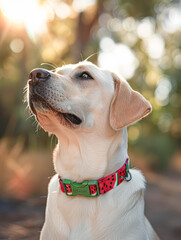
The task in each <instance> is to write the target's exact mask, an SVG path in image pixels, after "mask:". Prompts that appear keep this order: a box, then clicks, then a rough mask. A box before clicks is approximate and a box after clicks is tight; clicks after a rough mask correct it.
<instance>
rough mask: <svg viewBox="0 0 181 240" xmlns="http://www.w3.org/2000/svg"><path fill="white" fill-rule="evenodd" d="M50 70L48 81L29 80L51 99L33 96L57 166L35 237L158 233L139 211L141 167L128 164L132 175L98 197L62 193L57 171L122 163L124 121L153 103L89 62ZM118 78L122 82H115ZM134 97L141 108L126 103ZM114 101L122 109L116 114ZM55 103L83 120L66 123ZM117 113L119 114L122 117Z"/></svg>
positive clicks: (92, 176) (72, 172)
mask: <svg viewBox="0 0 181 240" xmlns="http://www.w3.org/2000/svg"><path fill="white" fill-rule="evenodd" d="M82 72H88V73H89V74H90V75H91V76H92V78H93V79H88V80H83V79H81V78H79V75H80V73H82ZM50 74H51V76H50V78H49V79H48V80H47V81H46V82H44V83H43V82H41V84H40V85H39V86H38V85H37V86H38V87H37V86H35V87H34V88H36V91H35V92H36V93H37V94H38V95H40V96H41V97H42V99H44V100H45V101H46V102H47V103H49V106H51V107H50V108H48V107H47V108H46V107H45V105H43V104H41V101H40V102H37V101H33V100H31V101H32V104H33V106H34V108H35V109H36V117H37V119H38V121H39V123H40V125H41V126H42V128H44V130H45V131H48V132H50V133H52V134H55V135H56V136H57V138H58V144H57V147H56V149H55V150H54V154H53V162H54V167H55V171H56V173H57V174H56V175H55V176H54V177H53V178H52V179H51V181H50V184H49V189H48V199H47V207H46V217H45V223H44V225H43V229H42V231H41V236H40V239H41V240H119V239H120V240H121V239H124V240H148V239H149V240H153V239H158V238H157V236H156V234H155V233H154V231H153V229H152V227H151V225H150V224H149V222H148V220H147V219H146V218H145V216H144V190H145V179H144V177H143V175H142V174H141V172H140V171H138V170H136V169H131V170H130V172H131V175H132V180H131V181H130V182H126V181H123V183H121V184H120V185H119V186H118V187H116V188H115V189H113V190H111V191H109V192H108V193H106V194H104V195H101V196H99V197H95V198H91V197H90V198H86V197H83V196H75V197H70V196H66V195H65V194H64V193H62V191H61V189H60V185H59V181H58V175H60V176H61V178H62V179H65V178H66V179H70V180H72V181H76V182H82V181H84V180H96V179H98V178H101V177H103V176H106V175H108V174H110V173H112V172H114V171H116V170H117V169H119V168H120V167H121V166H122V165H123V164H124V162H125V160H126V158H127V157H128V154H127V130H126V127H125V126H126V125H127V124H130V123H132V122H133V121H136V120H139V119H140V118H142V117H144V116H146V115H147V114H148V112H150V111H151V106H150V104H149V102H147V101H146V100H145V99H144V98H143V97H142V96H141V95H139V96H137V94H138V93H136V92H134V91H133V90H132V89H131V88H130V87H129V85H128V84H127V83H125V82H124V81H125V80H122V79H121V78H119V77H118V76H116V77H115V75H114V74H111V73H110V72H108V71H106V70H102V69H100V68H98V67H96V66H95V65H93V64H91V63H89V62H81V63H79V64H76V65H67V66H64V67H62V68H59V69H57V71H56V72H50ZM77 76H78V77H77ZM117 81H120V83H121V84H119V86H118V85H117ZM122 84H123V85H124V86H125V84H126V86H128V88H129V91H127V88H126V87H125V89H126V91H124V93H121V92H122V91H120V89H117V88H118V87H119V88H120V87H121V86H122ZM31 88H32V87H29V94H30V95H31V92H32V90H31ZM116 89H117V90H116ZM116 92H117V93H116ZM118 92H120V95H119V94H118ZM130 93H131V97H129V94H130ZM135 93H136V96H135ZM121 94H122V95H121ZM118 95H119V96H118ZM121 96H124V100H123V99H122V97H121ZM140 96H141V97H140ZM115 99H117V100H115ZM126 99H129V101H127V100H126ZM115 101H117V102H116V103H115ZM118 101H119V102H120V104H119V103H118ZM122 101H123V102H124V104H127V108H126V109H127V110H126V109H125V108H124V107H123V106H122V104H123V102H122ZM136 101H137V103H138V104H136V106H138V108H139V114H137V113H136V112H138V109H137V108H136V107H134V108H135V111H134V108H133V109H132V110H131V111H132V112H131V114H130V111H129V109H131V104H135V103H133V102H136ZM119 106H120V107H121V109H124V111H123V110H122V112H119V114H117V113H116V112H117V111H119ZM53 109H54V110H56V111H54V110H53ZM58 111H59V112H64V113H65V112H68V113H71V114H75V115H76V116H78V117H79V118H80V119H81V120H82V123H81V124H80V125H74V124H71V123H68V122H67V121H66V120H65V119H64V118H63V117H60V116H58V115H57V114H56V113H57V112H58ZM115 111H116V112H115ZM127 111H128V112H127ZM136 114H137V116H136ZM121 115H122V116H123V117H124V118H123V119H120V118H121ZM133 115H134V116H133ZM138 115H139V116H138ZM126 116H128V117H126ZM130 116H131V117H130ZM135 116H136V117H135ZM131 119H132V120H131ZM118 121H122V123H121V124H122V125H123V122H124V127H123V126H122V125H121V124H119V122H118ZM127 121H128V122H127ZM126 123H127V124H126Z"/></svg>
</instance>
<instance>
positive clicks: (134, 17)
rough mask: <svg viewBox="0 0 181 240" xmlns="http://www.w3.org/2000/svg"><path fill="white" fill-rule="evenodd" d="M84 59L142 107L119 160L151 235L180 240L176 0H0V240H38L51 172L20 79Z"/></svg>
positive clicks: (180, 55)
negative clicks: (142, 193)
mask: <svg viewBox="0 0 181 240" xmlns="http://www.w3.org/2000/svg"><path fill="white" fill-rule="evenodd" d="M92 54H93V55H92ZM90 55H92V56H91V57H90V61H92V62H93V63H95V64H97V65H99V66H100V67H103V68H107V69H110V70H112V71H115V72H118V73H120V74H121V75H123V77H125V78H126V79H127V80H128V81H129V83H130V85H131V86H132V87H133V88H134V89H136V90H137V91H139V92H141V93H142V94H143V95H144V96H145V97H146V98H147V99H149V101H150V102H151V103H152V106H153V112H152V114H151V115H149V116H148V117H147V118H145V119H143V120H142V121H140V122H138V123H136V124H135V125H132V126H130V127H129V128H128V135H129V155H130V157H131V163H132V166H133V167H137V168H140V169H141V170H142V171H143V173H144V174H145V176H146V179H147V181H148V184H147V192H146V215H147V216H148V218H149V219H150V221H151V223H152V225H153V226H154V228H155V229H156V231H157V232H158V235H159V236H160V238H161V239H166V240H167V239H168V240H172V239H181V205H180V202H181V148H180V146H181V1H180V0H175V1H169V0H149V1H145V0H137V1H134V0H130V1H126V0H86V1H85V0H67V1H66V0H51V1H50V0H0V239H38V236H39V231H40V229H41V226H42V223H43V219H44V207H45V201H46V193H47V184H48V181H49V178H50V177H51V176H52V175H53V174H54V170H53V164H52V151H53V149H54V146H55V145H56V143H57V140H56V137H55V136H48V135H47V134H45V133H44V132H43V130H41V129H40V128H39V127H38V125H37V123H36V121H35V119H34V117H31V116H30V114H29V111H28V109H27V104H26V103H24V100H23V99H24V87H25V85H26V82H27V80H28V75H29V72H30V71H31V70H32V69H33V68H37V67H42V68H46V69H49V70H52V69H54V68H56V67H57V66H62V65H64V64H69V63H76V62H78V61H81V60H84V59H86V58H87V57H89V56H90Z"/></svg>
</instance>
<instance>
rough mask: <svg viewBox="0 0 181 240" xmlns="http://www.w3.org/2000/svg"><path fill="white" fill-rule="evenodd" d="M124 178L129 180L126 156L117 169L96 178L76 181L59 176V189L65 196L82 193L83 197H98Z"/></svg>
mask: <svg viewBox="0 0 181 240" xmlns="http://www.w3.org/2000/svg"><path fill="white" fill-rule="evenodd" d="M124 180H126V181H130V180H131V174H130V172H129V159H128V158H127V159H126V161H125V163H124V165H123V166H122V167H121V168H120V169H119V170H117V171H116V172H114V173H112V174H110V175H108V176H106V177H103V178H100V179H98V180H89V181H84V182H82V183H76V182H72V181H71V180H68V179H64V180H62V179H61V177H60V176H59V182H60V187H61V190H62V192H64V193H66V195H67V196H76V195H82V196H85V197H98V196H99V195H100V194H104V193H107V192H109V191H110V190H112V189H113V188H115V187H116V186H118V185H119V184H121V183H122V182H123V181H124Z"/></svg>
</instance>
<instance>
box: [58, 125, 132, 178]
mask: <svg viewBox="0 0 181 240" xmlns="http://www.w3.org/2000/svg"><path fill="white" fill-rule="evenodd" d="M68 131H69V130H66V131H65V132H64V131H62V132H61V135H59V136H58V139H59V143H58V144H57V147H56V149H55V151H54V167H55V170H56V172H57V173H58V174H59V175H60V176H61V178H63V179H65V178H66V179H70V180H72V181H76V182H82V181H84V180H96V179H98V178H100V177H103V176H106V175H108V174H110V173H112V172H114V171H116V170H118V169H119V168H120V167H121V166H122V165H123V164H124V162H125V160H126V158H127V157H128V154H127V129H126V127H125V128H123V129H122V131H120V132H117V133H115V134H113V135H112V136H109V137H107V138H105V136H100V135H98V134H97V133H96V132H94V133H81V134H80V133H79V134H76V133H72V131H71V132H70V133H69V132H68Z"/></svg>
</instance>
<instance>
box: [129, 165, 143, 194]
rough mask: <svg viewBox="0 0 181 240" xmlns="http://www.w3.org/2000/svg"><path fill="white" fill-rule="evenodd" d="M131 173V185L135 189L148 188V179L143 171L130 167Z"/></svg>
mask: <svg viewBox="0 0 181 240" xmlns="http://www.w3.org/2000/svg"><path fill="white" fill-rule="evenodd" d="M130 174H131V176H132V179H131V181H130V183H131V184H130V187H131V188H133V189H134V190H135V191H139V190H144V189H145V188H146V179H145V177H144V175H143V174H142V172H141V171H140V170H138V169H135V168H132V169H130Z"/></svg>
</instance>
